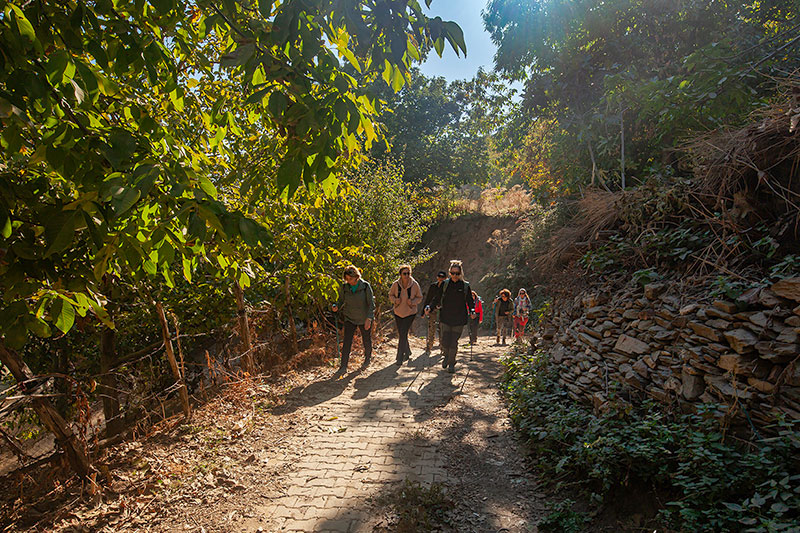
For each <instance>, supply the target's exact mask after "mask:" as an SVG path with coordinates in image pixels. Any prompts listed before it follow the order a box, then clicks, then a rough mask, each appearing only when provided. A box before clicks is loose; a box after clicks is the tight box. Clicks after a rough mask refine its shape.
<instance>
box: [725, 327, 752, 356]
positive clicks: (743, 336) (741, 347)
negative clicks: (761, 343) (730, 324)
mask: <svg viewBox="0 0 800 533" xmlns="http://www.w3.org/2000/svg"><path fill="white" fill-rule="evenodd" d="M723 335H724V336H725V340H726V341H728V344H729V345H730V346H731V348H733V349H734V350H736V353H747V352H749V351H752V350H753V348H754V347H755V345H756V343H757V342H758V337H756V336H755V335H753V334H752V333H751V332H749V331H747V330H746V329H742V328H739V329H734V330H732V331H726V332H725V333H723Z"/></svg>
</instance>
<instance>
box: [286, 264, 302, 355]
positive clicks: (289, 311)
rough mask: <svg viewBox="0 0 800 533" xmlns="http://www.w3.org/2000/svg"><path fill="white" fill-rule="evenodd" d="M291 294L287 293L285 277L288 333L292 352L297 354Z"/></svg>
mask: <svg viewBox="0 0 800 533" xmlns="http://www.w3.org/2000/svg"><path fill="white" fill-rule="evenodd" d="M291 302H292V299H291V293H290V292H289V276H286V313H287V314H288V315H289V333H290V334H291V340H292V351H293V352H294V353H297V352H299V351H300V349H299V348H298V346H297V326H296V325H295V323H294V314H293V313H292V305H291Z"/></svg>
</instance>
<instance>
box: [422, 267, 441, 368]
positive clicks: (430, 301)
mask: <svg viewBox="0 0 800 533" xmlns="http://www.w3.org/2000/svg"><path fill="white" fill-rule="evenodd" d="M446 278H447V274H445V272H444V270H440V271H439V273H438V274H436V281H434V282H433V283H431V286H430V287H428V294H426V295H425V303H424V304H423V308H424V313H425V316H426V317H428V337H427V338H426V339H425V353H426V354H430V353H431V350H433V343H434V341H435V340H436V329H437V328H436V323H437V322H439V305H440V303H441V300H442V284H444V280H445V279H446ZM441 340H442V335H441V332H440V333H439V343H440V344H441Z"/></svg>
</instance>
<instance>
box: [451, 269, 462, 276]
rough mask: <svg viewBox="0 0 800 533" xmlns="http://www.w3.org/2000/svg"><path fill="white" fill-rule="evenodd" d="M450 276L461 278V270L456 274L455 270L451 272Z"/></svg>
mask: <svg viewBox="0 0 800 533" xmlns="http://www.w3.org/2000/svg"><path fill="white" fill-rule="evenodd" d="M450 275H451V276H460V275H461V271H460V270H459V271H458V272H456V271H455V270H451V271H450Z"/></svg>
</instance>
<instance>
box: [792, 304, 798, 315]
mask: <svg viewBox="0 0 800 533" xmlns="http://www.w3.org/2000/svg"><path fill="white" fill-rule="evenodd" d="M792 313H794V314H796V315H797V316H800V305H798V306H797V307H795V308H794V309H792Z"/></svg>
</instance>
